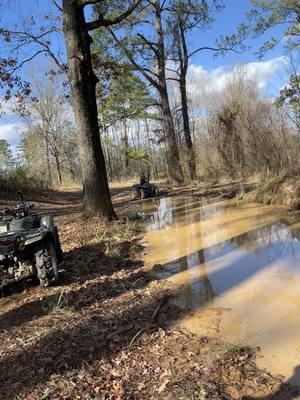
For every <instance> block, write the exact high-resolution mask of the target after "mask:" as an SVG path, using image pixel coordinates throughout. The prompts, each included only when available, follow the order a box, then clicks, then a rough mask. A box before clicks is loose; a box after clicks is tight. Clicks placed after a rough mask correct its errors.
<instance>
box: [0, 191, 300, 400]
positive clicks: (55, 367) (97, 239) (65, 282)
mask: <svg viewBox="0 0 300 400" xmlns="http://www.w3.org/2000/svg"><path fill="white" fill-rule="evenodd" d="M128 198H129V192H128V190H126V189H124V188H121V189H120V190H117V189H114V204H115V207H116V209H117V212H118V213H119V215H120V217H121V218H120V220H119V221H117V222H113V223H110V224H104V223H103V222H102V221H101V220H99V219H97V218H89V219H87V218H84V217H83V215H82V211H83V206H82V203H81V199H80V193H79V192H77V193H74V192H68V193H57V194H56V195H55V196H53V197H51V198H50V199H48V198H45V199H43V201H41V202H40V203H41V209H43V210H47V211H49V212H51V213H52V214H53V215H54V217H55V220H56V223H57V224H58V227H59V231H60V234H61V241H62V247H63V250H64V253H65V264H64V269H63V271H62V281H61V284H60V285H59V286H57V287H53V288H49V289H42V288H39V287H36V286H26V287H23V288H22V291H21V292H20V293H15V294H13V295H11V296H9V297H6V298H4V299H2V300H1V302H0V396H1V399H3V400H8V399H9V400H12V399H14V400H17V399H26V400H29V399H30V400H37V399H39V400H40V399H51V400H52V399H70V398H74V399H76V398H78V399H101V400H102V399H115V400H121V399H122V400H123V399H124V400H125V399H126V400H127V399H145V400H147V399H153V400H154V399H166V400H167V399H240V398H245V399H246V398H248V399H250V398H251V399H254V398H261V399H267V398H270V397H268V396H269V395H270V394H271V393H275V397H274V398H277V399H281V398H282V399H296V394H295V391H294V390H293V389H291V388H289V387H288V386H287V385H285V384H282V383H281V381H280V379H278V378H274V377H272V376H271V375H269V374H268V373H266V372H264V371H260V370H258V369H257V367H256V365H255V354H256V351H255V350H253V349H249V348H242V347H241V348H239V349H237V348H230V346H228V345H227V344H226V343H223V342H222V341H220V340H214V339H209V338H206V337H198V336H195V335H193V334H191V333H188V331H185V330H179V329H171V328H170V327H169V321H170V318H171V319H173V320H176V319H179V318H181V317H182V311H180V310H179V309H178V308H177V307H175V306H174V305H171V304H170V303H169V302H168V299H169V298H170V297H171V296H172V295H173V293H172V291H171V290H170V287H169V286H168V284H167V283H166V282H163V281H157V280H156V279H155V278H154V275H153V274H152V273H151V271H150V270H147V271H146V270H145V268H144V267H143V252H144V249H143V247H142V246H141V244H140V239H141V237H142V226H141V224H139V223H136V222H134V221H126V220H125V219H123V218H122V217H123V216H124V213H125V212H134V211H135V210H136V208H135V207H137V206H138V202H128ZM266 396H267V397H266Z"/></svg>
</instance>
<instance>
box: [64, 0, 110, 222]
mask: <svg viewBox="0 0 300 400" xmlns="http://www.w3.org/2000/svg"><path fill="white" fill-rule="evenodd" d="M62 4H63V30H64V35H65V41H66V46H67V53H68V66H69V76H70V82H71V89H72V103H73V110H74V115H75V123H76V131H77V137H78V145H79V156H80V162H81V169H82V180H83V187H84V205H85V208H86V210H87V211H89V212H92V213H94V214H99V215H101V216H103V217H106V218H108V219H112V218H115V217H116V215H115V212H114V209H113V206H112V202H111V197H110V191H109V187H108V180H107V173H106V166H105V160H104V155H103V151H102V147H101V143H100V135H99V125H98V113H97V103H96V84H97V77H96V76H95V74H94V72H93V68H92V61H91V52H90V46H91V43H92V39H91V37H90V35H89V34H88V30H87V27H86V21H85V17H84V12H83V5H82V2H81V1H80V0H63V3H62Z"/></svg>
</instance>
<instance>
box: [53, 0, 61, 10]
mask: <svg viewBox="0 0 300 400" xmlns="http://www.w3.org/2000/svg"><path fill="white" fill-rule="evenodd" d="M52 3H53V4H54V5H55V7H56V8H57V9H58V10H59V11H61V12H63V9H62V7H61V6H60V5H59V4H58V3H57V1H56V0H52Z"/></svg>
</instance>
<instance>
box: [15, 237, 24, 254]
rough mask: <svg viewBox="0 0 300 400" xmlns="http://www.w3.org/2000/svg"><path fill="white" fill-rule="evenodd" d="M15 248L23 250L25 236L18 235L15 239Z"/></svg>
mask: <svg viewBox="0 0 300 400" xmlns="http://www.w3.org/2000/svg"><path fill="white" fill-rule="evenodd" d="M17 249H18V250H19V251H23V250H25V238H24V237H19V238H18V239H17Z"/></svg>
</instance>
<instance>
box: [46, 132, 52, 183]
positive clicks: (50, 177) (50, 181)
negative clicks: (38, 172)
mask: <svg viewBox="0 0 300 400" xmlns="http://www.w3.org/2000/svg"><path fill="white" fill-rule="evenodd" d="M44 139H45V144H46V158H47V171H48V182H49V185H50V187H51V186H52V175H51V165H50V152H49V143H48V134H45V135H44Z"/></svg>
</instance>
